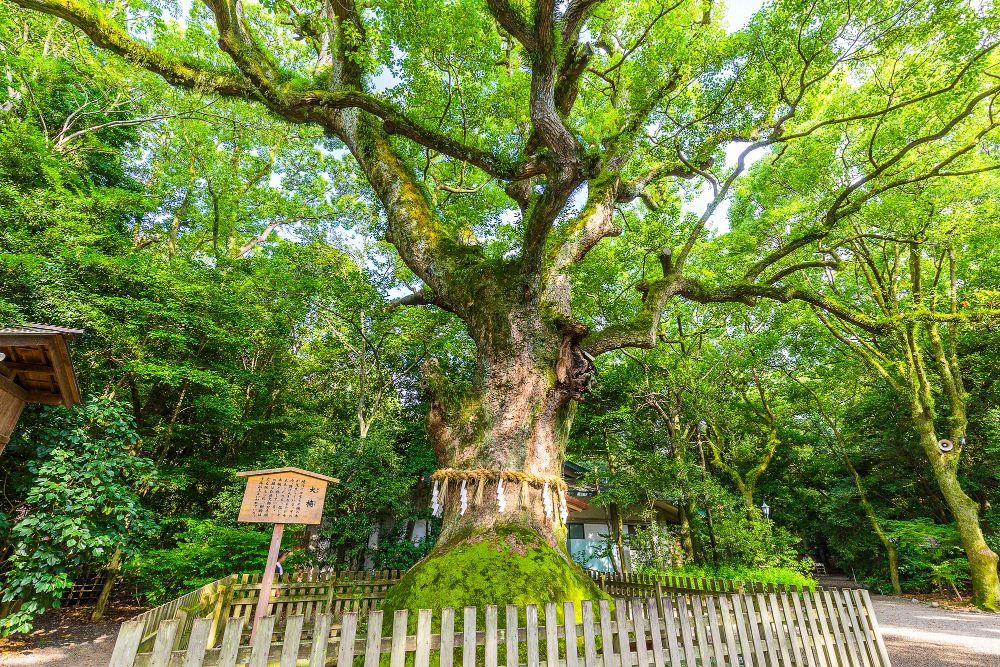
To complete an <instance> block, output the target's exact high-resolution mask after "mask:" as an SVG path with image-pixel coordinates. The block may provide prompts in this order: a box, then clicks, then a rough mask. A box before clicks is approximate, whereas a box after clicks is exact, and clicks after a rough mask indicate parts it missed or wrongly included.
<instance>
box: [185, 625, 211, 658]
mask: <svg viewBox="0 0 1000 667" xmlns="http://www.w3.org/2000/svg"><path fill="white" fill-rule="evenodd" d="M211 630H212V619H211V618H196V619H195V620H194V624H193V625H192V626H191V636H190V637H189V638H188V646H187V652H186V653H185V654H184V667H201V665H202V663H204V662H205V650H206V649H207V648H208V633H209V632H211Z"/></svg>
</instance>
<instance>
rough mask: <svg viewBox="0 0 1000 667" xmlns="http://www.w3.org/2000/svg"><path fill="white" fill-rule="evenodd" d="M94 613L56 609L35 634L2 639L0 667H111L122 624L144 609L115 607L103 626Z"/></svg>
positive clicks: (88, 609)
mask: <svg viewBox="0 0 1000 667" xmlns="http://www.w3.org/2000/svg"><path fill="white" fill-rule="evenodd" d="M92 611H93V607H74V608H71V609H53V610H51V611H49V612H46V613H45V614H43V615H42V617H41V618H39V619H38V621H37V622H36V623H35V629H34V630H33V631H32V632H31V633H29V634H27V635H18V636H16V637H7V638H5V639H0V667H36V666H39V665H45V666H47V667H107V664H108V661H109V660H110V659H111V649H112V648H114V645H115V638H116V637H117V635H118V628H120V627H121V624H122V621H126V620H128V619H130V618H132V617H134V616H135V615H136V614H138V613H140V612H141V611H143V609H142V608H139V607H128V606H121V605H114V606H113V607H112V609H111V610H110V611H109V613H108V616H107V617H106V619H105V620H104V621H102V622H100V623H92V622H91V620H90V614H91V612H92Z"/></svg>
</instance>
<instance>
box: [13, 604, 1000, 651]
mask: <svg viewBox="0 0 1000 667" xmlns="http://www.w3.org/2000/svg"><path fill="white" fill-rule="evenodd" d="M872 601H873V603H874V605H875V613H876V616H877V617H878V620H879V624H880V625H881V628H882V635H883V637H884V638H885V643H886V647H887V648H888V649H889V657H890V658H891V659H892V664H893V667H1000V614H985V613H981V612H974V611H963V610H955V609H946V608H944V607H933V606H931V604H930V603H929V602H926V601H922V602H913V601H912V600H910V599H909V598H896V597H887V596H880V595H876V596H872ZM140 611H141V609H135V608H132V609H130V608H124V609H123V608H120V607H119V608H117V609H115V610H114V616H112V617H111V618H109V619H108V621H107V622H104V623H99V624H92V623H90V609H89V608H80V609H73V610H67V611H65V612H59V611H55V612H50V613H48V614H46V615H45V616H43V617H42V619H41V620H40V622H39V624H38V625H37V629H36V630H35V631H34V632H32V633H31V634H30V635H28V636H26V637H22V638H19V639H17V640H13V639H6V640H0V667H38V666H42V665H44V666H46V667H105V666H106V665H107V664H108V660H109V658H110V657H111V649H112V648H113V647H114V643H115V636H116V634H117V632H118V627H119V625H120V624H121V622H122V621H123V620H125V619H128V618H131V617H133V616H135V615H136V614H137V613H139V612H140Z"/></svg>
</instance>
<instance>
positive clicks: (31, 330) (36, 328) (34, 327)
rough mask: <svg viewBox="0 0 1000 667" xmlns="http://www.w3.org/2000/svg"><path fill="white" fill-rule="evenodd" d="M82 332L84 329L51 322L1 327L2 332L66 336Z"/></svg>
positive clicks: (0, 332) (0, 331)
mask: <svg viewBox="0 0 1000 667" xmlns="http://www.w3.org/2000/svg"><path fill="white" fill-rule="evenodd" d="M82 333H83V329H71V328H69V327H57V326H53V325H51V324H22V325H19V326H14V327H0V334H26V335H30V334H42V335H44V334H63V335H64V336H78V335H80V334H82Z"/></svg>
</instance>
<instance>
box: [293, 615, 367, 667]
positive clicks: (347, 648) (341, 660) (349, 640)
mask: <svg viewBox="0 0 1000 667" xmlns="http://www.w3.org/2000/svg"><path fill="white" fill-rule="evenodd" d="M357 634H358V613H357V612H356V611H350V612H347V613H346V614H344V616H343V618H341V619H340V649H339V650H338V651H337V665H344V667H350V665H353V664H354V648H355V646H354V638H355V637H356V636H357ZM282 667H284V665H282Z"/></svg>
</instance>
